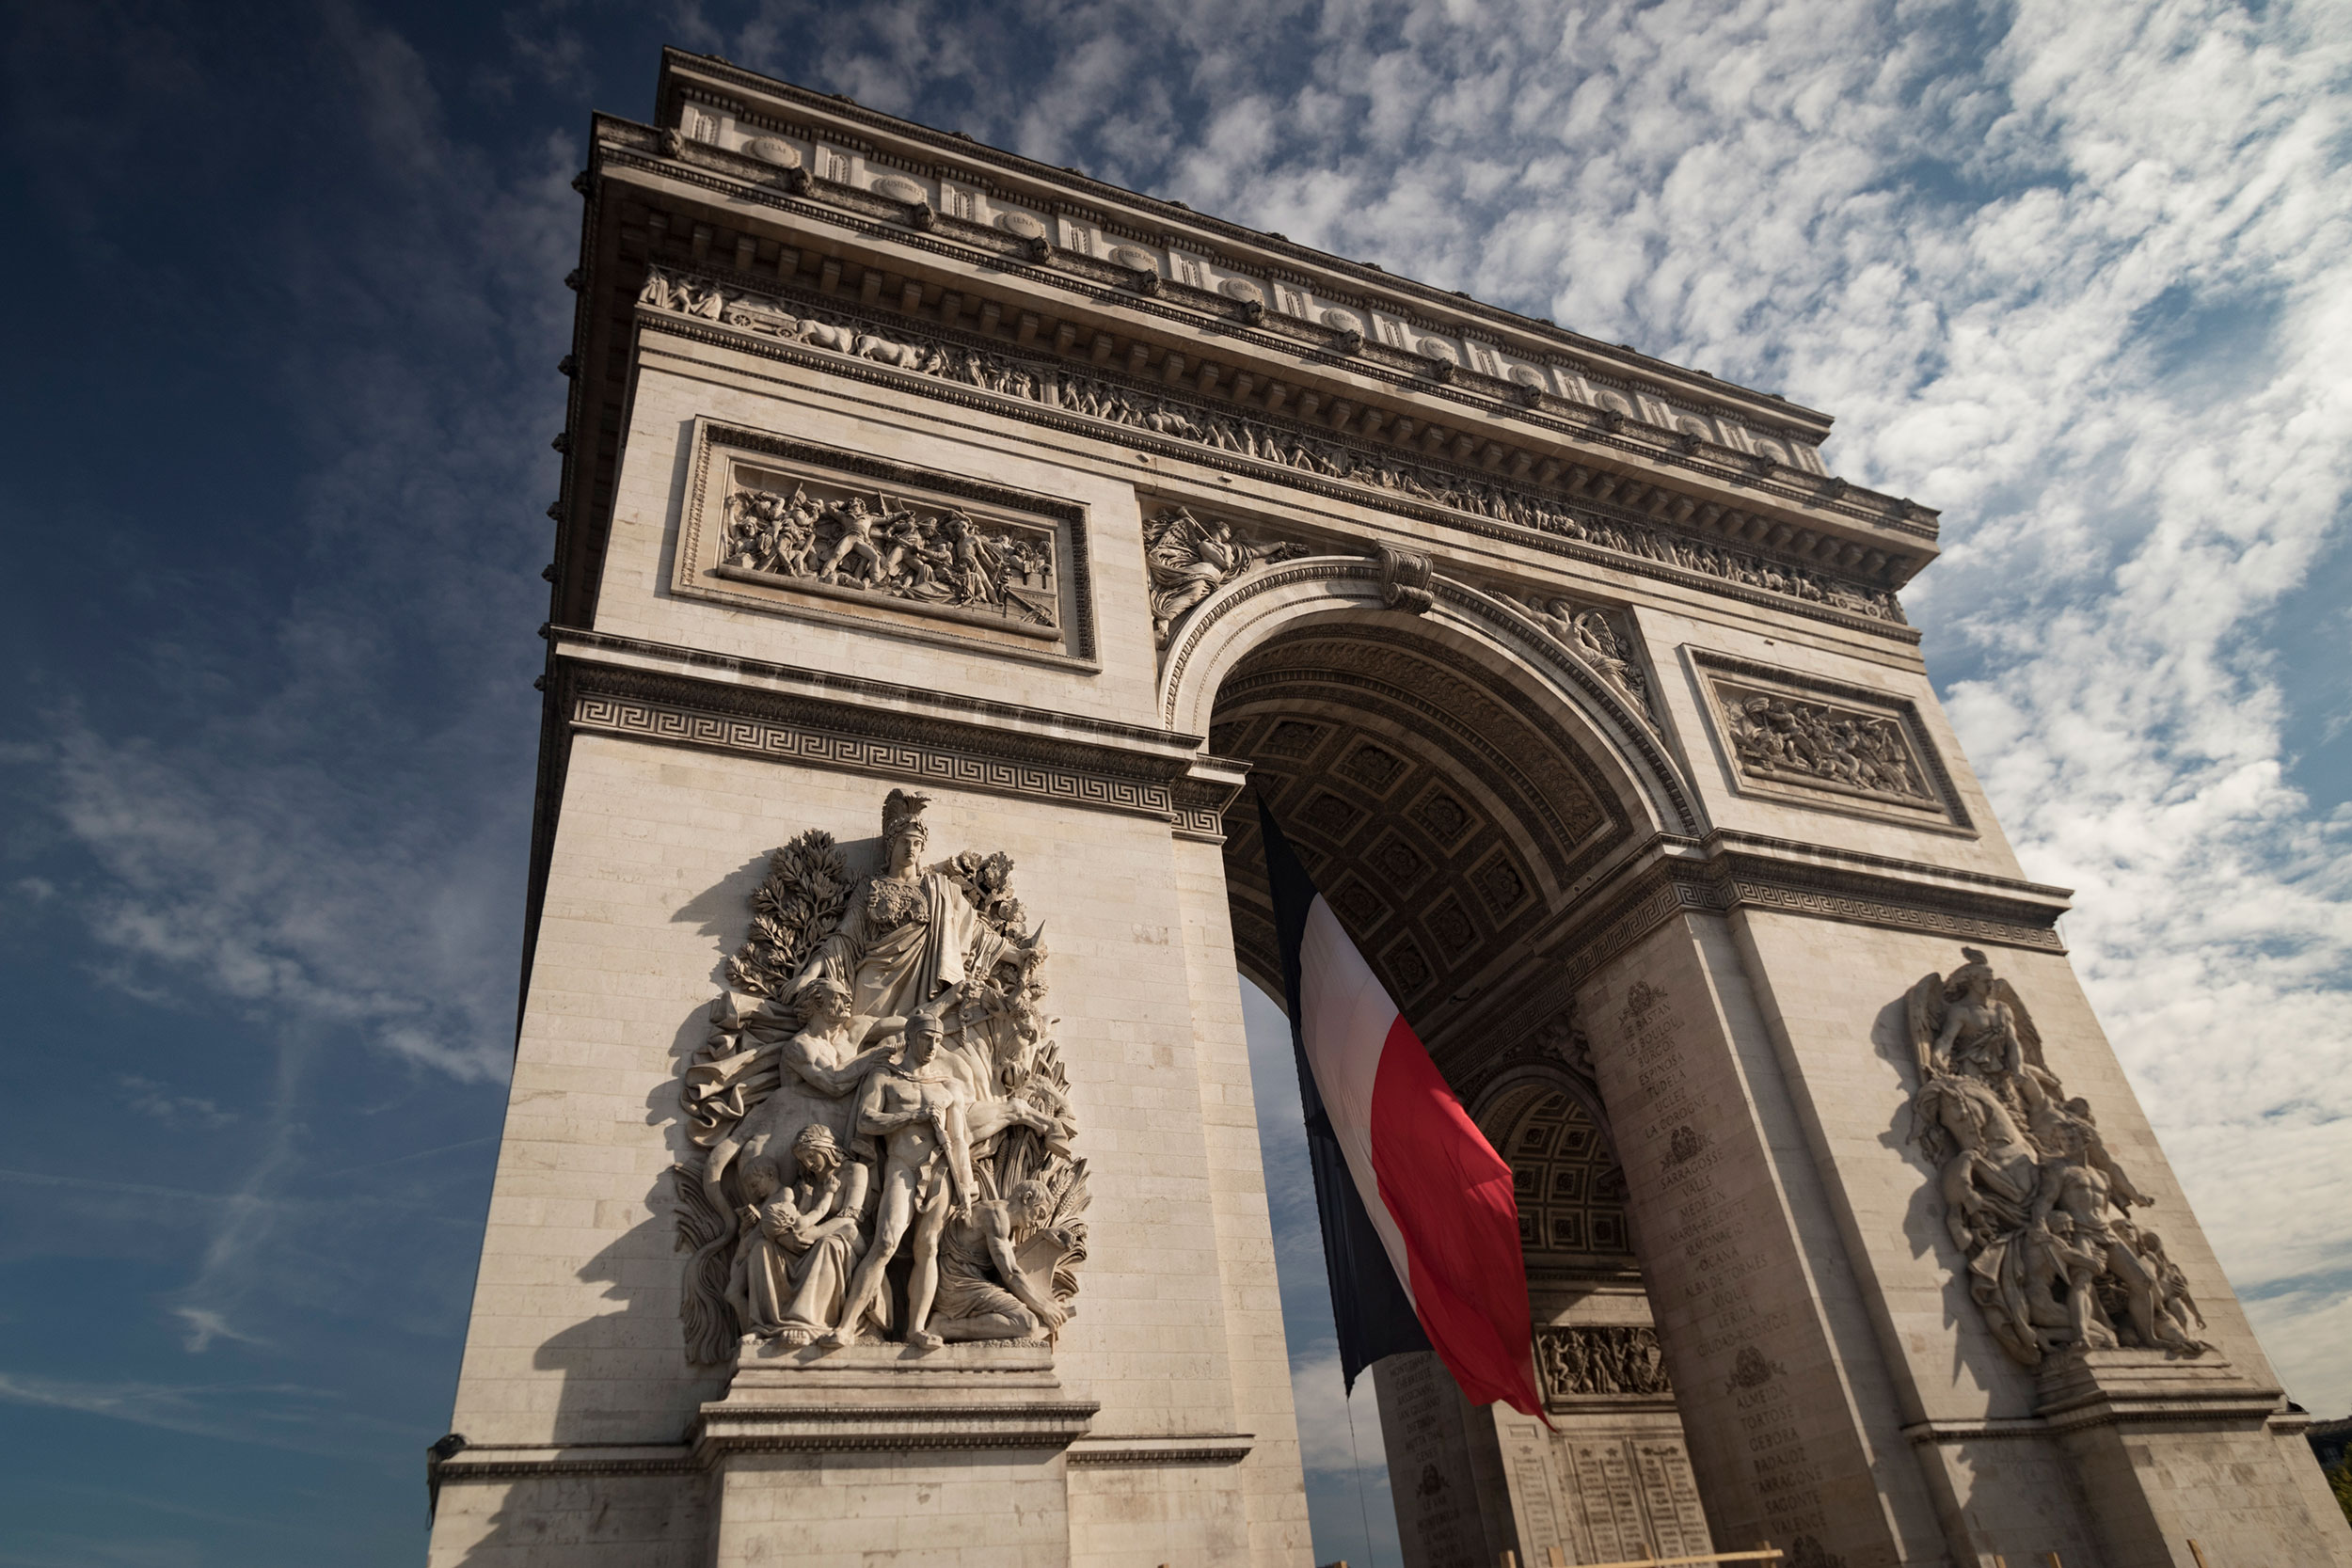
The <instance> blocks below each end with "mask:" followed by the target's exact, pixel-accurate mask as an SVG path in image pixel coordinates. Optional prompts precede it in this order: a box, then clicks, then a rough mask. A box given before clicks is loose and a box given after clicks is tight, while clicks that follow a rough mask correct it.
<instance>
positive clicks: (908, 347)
mask: <svg viewBox="0 0 2352 1568" xmlns="http://www.w3.org/2000/svg"><path fill="white" fill-rule="evenodd" d="M638 303H639V304H640V305H641V306H643V307H644V308H645V309H655V310H662V311H666V312H669V313H671V314H675V315H680V316H688V317H695V318H699V319H701V320H704V321H707V322H711V323H714V324H717V325H724V326H729V327H734V328H737V329H739V330H741V331H745V332H751V333H755V334H758V335H760V336H763V337H768V338H773V339H778V340H782V341H789V342H794V343H799V344H803V345H805V346H808V347H811V348H817V349H823V350H826V351H829V352H831V353H834V354H839V355H842V356H848V357H850V358H856V359H868V360H872V361H874V362H876V363H878V364H882V365H887V366H890V367H892V368H894V369H897V370H901V371H907V372H913V373H915V374H918V375H927V376H932V377H936V378H939V379H941V380H945V381H951V382H958V383H961V384H963V385H965V386H970V387H975V388H979V389H981V390H983V391H988V392H994V393H998V394H1000V395H1003V396H1006V397H1009V398H1014V399H1018V400H1020V401H1023V402H1025V403H1031V404H1042V405H1044V406H1045V407H1049V408H1057V409H1059V410H1061V411H1063V412H1065V413H1069V414H1074V415H1079V416H1082V417H1085V418H1089V419H1096V420H1106V421H1109V422H1111V423H1114V424H1120V425H1125V426H1128V427H1131V428H1134V429H1138V430H1144V431H1148V432H1150V433H1152V434H1153V435H1155V436H1165V437H1167V438H1168V439H1171V440H1176V441H1183V442H1186V443H1189V444H1192V445H1197V446H1201V447H1207V448H1212V449H1215V450H1217V451H1225V452H1230V453H1233V454H1235V455H1237V456H1242V457H1247V458H1250V459H1254V460H1256V461H1258V462H1261V463H1266V464H1271V465H1274V466H1276V467H1282V468H1288V469H1291V470H1294V471H1295V472H1297V473H1301V474H1305V475H1310V476H1313V477H1315V478H1318V479H1329V480H1342V481H1345V482H1348V483H1354V484H1360V485H1366V486H1369V487H1371V488H1374V489H1377V490H1382V491H1386V492H1388V493H1390V494H1392V495H1395V496H1398V497H1400V498H1403V499H1408V500H1412V501H1417V502H1422V503H1424V504H1427V505H1430V506H1435V507H1442V508H1445V509H1447V510H1449V511H1453V512H1457V513H1463V514H1467V515H1472V516H1477V517H1483V518H1490V519H1494V520H1497V521H1501V522H1507V523H1511V524H1514V525H1516V526H1518V527H1522V528H1528V529H1533V530H1535V531H1540V532H1544V533H1549V534H1552V535H1555V536H1557V537H1560V538H1563V539H1569V540H1574V541H1577V542H1578V543H1580V544H1583V545H1587V546H1596V547H1597V548H1600V549H1605V550H1610V551H1613V552H1615V553H1617V554H1620V555H1623V556H1626V557H1629V558H1631V559H1633V560H1637V561H1641V560H1645V561H1651V562H1658V563H1660V564H1662V565H1666V566H1672V567H1676V568H1678V569H1680V570H1683V571H1688V572H1695V573H1699V574H1702V575H1704V576H1708V577H1713V578H1719V579H1721V580H1723V581H1725V582H1730V583H1736V584H1739V585H1740V586H1741V587H1744V588H1751V589H1756V590H1759V591H1762V592H1764V593H1768V594H1777V595H1783V596H1786V597H1788V598H1790V599H1794V600H1798V601H1800V602H1804V603H1809V604H1817V605H1820V606H1823V607H1825V608H1828V609H1833V610H1840V611H1843V612H1845V613H1847V614H1851V615H1859V616H1863V617H1866V618H1868V619H1872V620H1877V621H1883V622H1885V623H1888V624H1890V625H1895V626H1900V625H1903V624H1905V623H1904V621H1903V616H1902V610H1901V609H1900V607H1899V605H1898V604H1897V602H1896V599H1895V595H1894V594H1892V593H1889V592H1887V591H1885V590H1883V589H1876V588H1871V587H1868V586H1867V585H1864V584H1861V583H1857V582H1852V581H1849V580H1846V579H1843V578H1836V577H1832V576H1830V575H1828V574H1826V573H1822V572H1819V571H1816V570H1814V569H1812V568H1809V567H1804V566H1799V565H1796V564H1794V563H1792V562H1783V561H1777V560H1774V559H1772V558H1770V557H1766V556H1761V555H1755V554H1751V553H1749V552H1746V551H1742V550H1739V549H1734V548H1729V547H1726V546H1721V545H1717V544H1714V543H1712V542H1708V541H1705V540H1700V539H1694V538H1692V537H1689V536H1685V535H1682V534H1678V533H1676V532H1673V531H1668V530H1665V529H1661V528H1657V527H1653V526H1651V525H1649V524H1646V523H1642V522H1637V521H1634V520H1632V519H1631V518H1628V517H1613V516H1609V515H1603V514H1601V513H1599V512H1597V511H1596V510H1591V509H1588V508H1581V507H1580V508H1575V509H1571V508H1570V507H1569V506H1567V505H1566V504H1565V503H1564V502H1563V501H1561V500H1559V499H1553V498H1551V497H1548V496H1544V495H1540V494H1537V493H1535V492H1534V491H1533V490H1529V489H1525V488H1521V487H1518V486H1514V485H1509V484H1504V483H1499V482H1497V481H1494V480H1491V479H1485V478H1479V477H1475V476H1473V475H1471V474H1469V473H1466V472H1461V471H1457V470H1454V469H1450V468H1447V467H1440V466H1438V465H1436V464H1431V463H1424V462H1420V461H1417V460H1415V459H1413V458H1410V457H1408V456H1406V454H1405V453H1404V452H1403V451H1400V450H1398V449H1396V448H1385V449H1384V448H1378V447H1374V446H1370V445H1367V444H1365V443H1362V442H1360V441H1354V440H1345V439H1335V438H1333V437H1332V436H1325V435H1321V434H1317V433H1315V432H1314V431H1313V430H1311V428H1308V427H1298V428H1293V427H1292V426H1290V425H1288V424H1287V423H1285V422H1281V421H1277V420H1267V419H1261V418H1257V417H1255V416H1253V415H1251V414H1249V413H1246V412H1237V411H1231V410H1228V409H1223V408H1215V407H1211V406H1210V405H1208V404H1203V403H1200V402H1197V401H1194V400H1192V399H1188V398H1183V397H1171V396H1168V395H1167V394H1166V393H1164V392H1162V391H1161V390H1159V389H1158V388H1151V387H1147V386H1144V385H1141V384H1138V383H1132V382H1129V381H1126V380H1124V379H1121V378H1118V377H1113V376H1108V375H1103V374H1085V375H1082V374H1079V373H1076V372H1072V371H1068V370H1065V369H1062V368H1061V367H1059V366H1057V365H1054V364H1050V363H1046V362H1041V361H1037V360H1027V359H1016V358H1013V357H1011V356H1006V355H1003V354H999V353H995V352H993V351H987V350H980V349H974V348H970V347H967V346H964V345H962V344H961V343H957V342H954V341H949V340H946V339H941V338H936V337H933V336H932V335H930V334H929V333H924V332H917V331H914V330H913V329H911V328H908V327H904V326H897V325H892V326H885V325H882V324H880V323H878V322H875V321H872V320H870V319H867V318H863V317H857V316H851V315H848V314H844V313H842V312H840V311H837V310H834V309H828V308H825V307H821V306H816V305H811V304H806V303H803V302H800V301H797V300H795V301H787V300H785V299H783V298H780V297H778V296H776V295H772V294H767V293H750V292H746V291H742V290H738V289H733V288H728V287H723V286H722V285H720V284H717V283H714V282H708V281H705V280H701V279H695V278H690V277H685V276H683V275H676V274H672V273H669V272H666V271H664V270H662V269H660V268H655V269H653V270H652V271H650V272H649V273H648V275H647V277H646V279H645V285H644V291H643V292H642V293H640V295H639V296H638ZM1598 483H1599V485H1600V487H1601V488H1602V489H1604V490H1606V489H1613V488H1614V482H1613V480H1610V479H1608V478H1607V477H1605V476H1604V477H1603V478H1602V479H1601V480H1600V481H1599V482H1598Z"/></svg>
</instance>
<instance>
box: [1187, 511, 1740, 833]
mask: <svg viewBox="0 0 2352 1568" xmlns="http://www.w3.org/2000/svg"><path fill="white" fill-rule="evenodd" d="M1302 589H1305V590H1310V591H1311V592H1309V593H1306V594H1302V593H1300V592H1299V590H1302ZM1430 591H1431V593H1432V594H1433V595H1434V597H1435V599H1436V606H1437V608H1436V609H1435V610H1432V611H1430V612H1428V614H1427V616H1426V617H1425V618H1426V619H1428V620H1431V621H1434V622H1436V623H1438V624H1440V625H1444V626H1452V627H1454V628H1455V629H1456V630H1458V631H1462V632H1466V633H1468V634H1469V635H1470V637H1471V638H1472V639H1473V640H1475V641H1480V642H1484V643H1486V644H1487V645H1489V646H1499V649H1500V651H1501V652H1502V653H1503V654H1504V655H1505V656H1506V657H1509V658H1510V659H1511V661H1512V662H1513V663H1514V664H1515V665H1517V666H1519V667H1521V668H1526V669H1529V670H1532V671H1534V672H1535V673H1538V675H1539V676H1540V677H1542V678H1543V679H1544V680H1545V681H1546V684H1547V685H1548V686H1549V687H1550V688H1551V689H1553V690H1554V691H1556V692H1557V693H1559V694H1560V695H1561V696H1563V697H1565V699H1566V705H1567V706H1568V707H1570V708H1571V709H1573V710H1574V711H1575V712H1576V713H1577V714H1578V715H1579V717H1580V718H1581V719H1582V720H1583V721H1585V722H1586V724H1587V725H1589V726H1590V728H1591V730H1592V731H1593V732H1594V734H1595V735H1596V736H1597V737H1598V738H1599V739H1600V741H1601V742H1602V743H1603V745H1605V746H1606V747H1607V748H1608V750H1609V751H1610V752H1613V756H1614V758H1615V760H1616V761H1617V762H1618V763H1619V765H1620V766H1622V767H1624V768H1625V769H1626V771H1627V772H1628V773H1629V775H1630V776H1631V778H1632V779H1633V780H1634V781H1636V787H1637V789H1638V790H1639V792H1640V793H1641V795H1642V796H1643V797H1644V798H1645V800H1646V802H1647V804H1648V806H1649V809H1650V811H1651V812H1652V814H1653V815H1654V816H1655V817H1656V819H1657V825H1658V826H1660V827H1662V828H1665V829H1667V830H1668V831H1673V832H1685V833H1695V832H1700V831H1701V821H1700V816H1699V810H1698V805H1697V794H1696V792H1695V791H1694V790H1693V789H1692V787H1691V785H1690V783H1689V781H1688V780H1687V779H1685V778H1684V776H1683V774H1682V769H1681V767H1680V765H1679V764H1678V763H1677V761H1676V760H1675V759H1674V757H1673V755H1672V753H1670V752H1668V751H1667V750H1666V748H1665V745H1664V743H1663V740H1662V737H1661V736H1660V734H1659V732H1658V730H1657V728H1656V727H1655V721H1653V720H1652V718H1651V717H1650V715H1649V714H1648V713H1647V712H1646V711H1645V710H1637V709H1636V708H1635V707H1634V706H1633V705H1631V703H1630V702H1629V700H1628V695H1627V693H1626V692H1625V691H1624V689H1622V688H1621V687H1619V686H1618V685H1616V684H1614V683H1613V681H1611V680H1610V679H1609V678H1608V677H1607V676H1606V675H1605V674H1603V673H1600V672H1598V671H1596V670H1595V669H1594V668H1593V667H1592V666H1591V665H1589V664H1587V663H1586V662H1585V661H1584V660H1583V659H1582V658H1581V657H1578V656H1577V655H1576V654H1575V653H1574V652H1572V651H1571V650H1570V649H1569V648H1568V647H1567V646H1566V645H1565V644H1564V643H1563V642H1561V641H1559V640H1558V639H1557V638H1556V637H1554V636H1553V635H1552V634H1551V633H1550V632H1549V630H1548V629H1547V628H1546V627H1545V626H1543V625H1542V624H1541V623H1540V622H1539V621H1538V620H1537V619H1536V617H1535V616H1534V613H1532V612H1531V611H1530V610H1527V608H1526V607H1524V606H1522V605H1518V604H1515V603H1513V602H1512V601H1510V600H1508V599H1505V598H1502V597H1501V596H1499V595H1495V594H1486V593H1483V592H1481V591H1480V590H1478V589H1475V588H1472V587H1470V586H1469V585H1468V584H1466V583H1461V582H1457V581H1455V580H1454V579H1453V578H1447V577H1444V576H1438V577H1435V578H1433V581H1432V583H1431V590H1430ZM1268 595H1279V597H1278V598H1277V599H1275V600H1273V601H1271V602H1269V601H1268ZM1384 608H1385V580H1384V577H1383V573H1382V569H1381V565H1380V563H1379V562H1377V561H1376V560H1372V559H1366V558H1360V557H1353V556H1339V555H1318V556H1310V557H1307V558H1305V559H1304V560H1297V561H1288V562H1281V563H1280V564H1279V565H1274V566H1266V567H1261V568H1260V569H1258V570H1257V571H1255V572H1252V573H1250V574H1248V576H1246V577H1243V578H1239V579H1237V580H1235V581H1233V582H1232V583H1230V584H1228V585H1227V586H1226V587H1224V588H1223V589H1221V590H1219V591H1218V592H1217V593H1216V594H1213V595H1212V596H1211V597H1210V598H1209V599H1208V600H1207V601H1206V602H1204V603H1203V604H1201V605H1200V608H1198V609H1197V610H1194V611H1193V612H1192V613H1191V615H1190V616H1188V617H1187V618H1185V619H1184V621H1182V622H1180V623H1179V624H1178V625H1177V627H1176V630H1175V634H1174V636H1173V638H1172V639H1171V641H1170V643H1169V647H1168V659H1167V663H1166V666H1165V668H1164V669H1163V671H1162V673H1161V676H1160V716H1161V719H1162V721H1164V722H1165V723H1166V724H1167V725H1168V727H1169V728H1170V729H1178V730H1184V731H1185V732H1186V733H1191V734H1198V733H1199V732H1200V730H1201V729H1202V728H1204V727H1205V726H1206V723H1207V719H1208V715H1209V713H1210V712H1211V711H1212V710H1213V708H1214V706H1215V705H1216V702H1217V700H1218V696H1219V691H1220V689H1221V687H1222V684H1223V682H1224V680H1225V678H1226V676H1227V675H1228V673H1230V672H1231V671H1232V669H1233V668H1235V667H1236V666H1237V665H1238V664H1239V663H1240V661H1241V660H1242V659H1243V658H1244V657H1247V656H1248V653H1249V652H1250V651H1251V650H1253V649H1254V648H1257V647H1260V646H1263V645H1264V643H1265V642H1266V641H1268V640H1269V639H1270V638H1271V637H1272V636H1273V635H1275V633H1276V632H1277V631H1279V629H1280V628H1281V627H1283V626H1288V625H1290V624H1291V623H1293V622H1295V620H1297V619H1298V618H1300V617H1301V616H1304V615H1308V614H1313V613H1316V612H1319V611H1325V610H1380V609H1384ZM1349 635H1351V636H1358V637H1366V638H1369V639H1371V640H1373V641H1378V640H1381V639H1382V638H1384V637H1386V636H1389V635H1391V634H1390V633H1387V632H1385V631H1379V632H1375V631H1374V629H1373V628H1371V627H1358V628H1356V629H1354V630H1352V631H1351V632H1350V633H1349ZM1423 641H1425V640H1420V639H1416V640H1415V646H1420V645H1422V642H1423ZM1496 684H1498V685H1500V686H1502V689H1506V690H1508V689H1509V686H1508V683H1507V682H1505V683H1496ZM1522 717H1523V718H1526V717H1529V716H1528V715H1526V714H1524V713H1522ZM1567 747H1568V750H1569V751H1570V752H1571V753H1575V754H1581V753H1582V751H1583V748H1581V747H1579V746H1577V745H1576V744H1575V743H1574V742H1573V741H1569V742H1568V743H1567ZM1593 782H1594V784H1596V786H1597V793H1598V794H1599V795H1600V796H1601V798H1602V799H1604V800H1616V799H1617V792H1616V790H1615V789H1613V788H1612V787H1610V786H1609V785H1608V784H1606V783H1605V782H1603V781H1602V780H1600V779H1599V778H1598V777H1597V776H1596V777H1595V778H1594V780H1593Z"/></svg>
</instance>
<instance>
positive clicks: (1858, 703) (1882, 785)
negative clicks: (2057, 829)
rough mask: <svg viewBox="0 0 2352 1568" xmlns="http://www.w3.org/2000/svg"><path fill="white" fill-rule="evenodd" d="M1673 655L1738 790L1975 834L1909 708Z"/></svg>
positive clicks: (1856, 689) (1697, 652)
mask: <svg viewBox="0 0 2352 1568" xmlns="http://www.w3.org/2000/svg"><path fill="white" fill-rule="evenodd" d="M1683 657H1685V658H1687V659H1688V660H1689V661H1690V664H1691V672H1692V678H1693V679H1694V680H1695V681H1696V682H1697V684H1698V688H1699V693H1700V697H1701V704H1700V705H1701V706H1702V708H1703V709H1704V710H1705V711H1706V714H1707V720H1708V731H1709V733H1710V734H1711V735H1712V736H1714V739H1715V744H1716V746H1717V748H1718V750H1719V752H1721V755H1722V757H1723V760H1724V768H1725V770H1726V771H1727V772H1728V774H1729V775H1730V779H1731V784H1732V787H1733V788H1734V789H1735V790H1737V791H1739V792H1740V794H1743V795H1750V796H1755V797H1757V798H1760V799H1768V800H1777V801H1783V802H1787V803H1789V804H1794V805H1803V806H1807V807H1810V808H1812V809H1814V810H1817V811H1834V812H1839V813H1842V814H1845V815H1848V816H1868V817H1875V818H1878V819H1880V820H1882V821H1891V822H1901V823H1904V824H1907V825H1909V826H1913V827H1923V828H1929V829H1933V830H1938V831H1942V832H1962V833H1967V834H1969V835H1970V836H1972V837H1973V836H1974V835H1975V832H1976V824H1975V823H1974V822H1972V821H1971V820H1970V819H1969V816H1968V810H1967V807H1966V806H1965V805H1963V803H1962V801H1961V799H1960V792H1959V790H1958V789H1957V788H1955V787H1954V786H1953V784H1952V778H1951V774H1950V772H1949V770H1947V768H1945V766H1944V758H1943V756H1942V754H1941V753H1940V752H1937V750H1936V748H1935V742H1934V740H1933V739H1932V737H1931V736H1929V734H1928V731H1927V726H1926V725H1925V724H1924V723H1923V722H1922V721H1921V720H1920V716H1919V708H1918V705H1917V704H1915V703H1913V702H1911V701H1910V700H1909V699H1907V698H1902V697H1898V696H1895V695H1893V694H1891V693H1889V692H1884V691H1878V690H1873V689H1870V688H1867V687H1861V686H1852V685H1849V684H1847V683H1845V682H1841V681H1831V680H1824V679H1822V678H1820V677H1819V676H1815V675H1808V674H1801V673H1797V672H1795V671H1790V670H1782V669H1776V668H1774V667H1773V666H1771V665H1768V664H1758V663H1755V662H1753V661H1751V660H1748V659H1742V658H1733V657H1729V656H1728V655H1724V654H1716V653H1709V652H1708V651H1706V650H1705V649H1701V648H1689V647H1686V648H1685V649H1684V650H1683Z"/></svg>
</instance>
